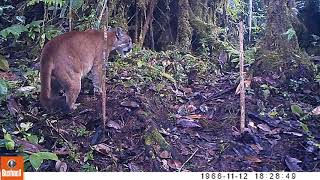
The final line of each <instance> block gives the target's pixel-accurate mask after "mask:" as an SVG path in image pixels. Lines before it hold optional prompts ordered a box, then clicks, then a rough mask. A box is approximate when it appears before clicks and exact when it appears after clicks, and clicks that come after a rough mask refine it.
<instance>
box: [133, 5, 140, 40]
mask: <svg viewBox="0 0 320 180" xmlns="http://www.w3.org/2000/svg"><path fill="white" fill-rule="evenodd" d="M134 19H135V28H134V42H135V43H137V42H138V37H139V36H138V29H139V7H138V5H137V1H136V16H135V17H134Z"/></svg>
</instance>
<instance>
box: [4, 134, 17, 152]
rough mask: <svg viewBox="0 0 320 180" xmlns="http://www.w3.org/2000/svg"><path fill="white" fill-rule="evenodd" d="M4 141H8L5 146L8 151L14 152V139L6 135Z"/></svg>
mask: <svg viewBox="0 0 320 180" xmlns="http://www.w3.org/2000/svg"><path fill="white" fill-rule="evenodd" d="M4 139H5V140H6V142H5V145H6V149H7V150H13V149H14V145H15V144H14V141H13V140H12V137H11V135H10V134H5V135H4Z"/></svg>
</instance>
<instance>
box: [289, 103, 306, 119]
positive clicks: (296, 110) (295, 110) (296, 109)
mask: <svg viewBox="0 0 320 180" xmlns="http://www.w3.org/2000/svg"><path fill="white" fill-rule="evenodd" d="M291 111H292V113H293V114H295V115H297V116H299V117H301V115H303V113H304V112H303V110H302V109H301V107H300V106H298V105H296V104H293V105H291Z"/></svg>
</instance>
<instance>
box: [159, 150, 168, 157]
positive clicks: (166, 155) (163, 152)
mask: <svg viewBox="0 0 320 180" xmlns="http://www.w3.org/2000/svg"><path fill="white" fill-rule="evenodd" d="M159 156H160V157H161V158H162V159H169V158H171V153H170V152H168V151H162V152H161V153H160V155H159Z"/></svg>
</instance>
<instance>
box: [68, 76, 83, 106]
mask: <svg viewBox="0 0 320 180" xmlns="http://www.w3.org/2000/svg"><path fill="white" fill-rule="evenodd" d="M80 90H81V76H80V74H77V75H75V77H74V78H72V82H71V83H68V84H67V87H66V89H65V95H66V102H67V105H68V107H69V110H70V111H71V110H75V109H76V108H77V107H76V100H77V98H78V95H79V93H80Z"/></svg>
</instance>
